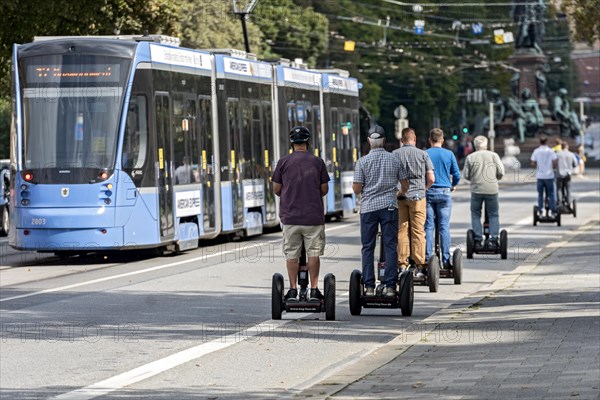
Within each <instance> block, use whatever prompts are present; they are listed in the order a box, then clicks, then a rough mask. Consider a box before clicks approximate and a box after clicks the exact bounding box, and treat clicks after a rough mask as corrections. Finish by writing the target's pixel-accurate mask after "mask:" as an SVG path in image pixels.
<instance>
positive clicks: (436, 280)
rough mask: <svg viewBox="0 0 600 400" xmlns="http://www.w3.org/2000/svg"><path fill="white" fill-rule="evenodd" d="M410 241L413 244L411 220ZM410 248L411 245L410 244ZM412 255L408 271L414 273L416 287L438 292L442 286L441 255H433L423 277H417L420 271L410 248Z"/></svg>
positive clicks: (409, 258) (409, 228)
mask: <svg viewBox="0 0 600 400" xmlns="http://www.w3.org/2000/svg"><path fill="white" fill-rule="evenodd" d="M408 241H409V243H411V242H412V237H411V226H410V220H409V221H408ZM409 246H410V244H409ZM410 251H411V254H410V256H409V257H408V266H409V267H408V269H409V271H412V272H413V280H414V282H415V284H416V285H421V286H429V291H430V292H432V293H434V292H437V291H438V287H439V285H440V262H441V261H440V260H441V259H440V258H439V255H438V254H437V253H436V254H432V255H431V257H429V260H427V271H426V273H425V275H424V276H423V277H419V276H417V273H418V269H417V265H416V263H415V261H414V259H413V255H412V246H410Z"/></svg>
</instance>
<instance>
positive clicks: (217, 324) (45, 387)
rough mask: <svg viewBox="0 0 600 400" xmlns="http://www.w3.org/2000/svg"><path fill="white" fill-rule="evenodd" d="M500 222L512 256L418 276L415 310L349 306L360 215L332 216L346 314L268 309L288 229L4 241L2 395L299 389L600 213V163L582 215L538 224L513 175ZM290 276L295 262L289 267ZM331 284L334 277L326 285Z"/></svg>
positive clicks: (459, 213)
mask: <svg viewBox="0 0 600 400" xmlns="http://www.w3.org/2000/svg"><path fill="white" fill-rule="evenodd" d="M507 181H508V184H505V185H503V187H502V193H501V205H500V209H501V225H502V228H504V229H507V231H508V234H509V257H508V259H507V260H500V259H499V256H477V255H476V256H475V257H476V258H475V259H474V260H467V259H466V258H465V259H464V270H465V272H464V274H463V284H462V285H454V284H453V281H452V280H451V279H443V280H441V281H440V289H439V291H438V293H429V291H428V288H427V287H424V286H423V287H421V286H416V287H415V304H414V312H413V316H412V317H408V318H407V317H402V316H401V313H400V310H376V309H364V310H363V314H362V315H361V316H360V317H353V316H351V315H350V312H349V309H348V297H347V289H348V279H349V276H350V273H351V271H352V270H353V269H355V268H360V238H359V234H358V232H359V225H358V217H357V216H354V217H352V218H349V219H347V220H345V221H344V222H334V223H330V224H328V225H327V231H326V232H327V241H328V246H327V249H326V256H325V257H324V258H323V259H322V264H321V271H322V272H321V276H324V275H325V273H328V272H332V273H334V274H335V276H336V279H337V301H338V307H337V309H336V312H337V318H336V321H325V316H324V314H284V316H283V319H282V320H281V321H273V320H271V319H270V315H271V311H270V301H271V300H270V293H271V278H272V275H273V273H275V272H283V271H284V262H283V259H282V256H281V233H272V234H268V235H263V236H261V237H259V238H254V239H251V240H245V241H241V242H229V243H216V244H214V243H213V244H211V245H210V246H207V247H203V248H200V249H197V250H195V251H190V252H186V253H184V254H181V255H175V256H163V257H150V256H145V255H143V254H137V253H133V254H125V255H118V256H113V255H110V256H107V257H96V256H90V257H83V258H79V257H76V258H72V259H66V260H63V259H59V258H57V257H55V256H51V255H37V254H35V253H20V252H16V251H14V250H12V249H10V248H8V246H7V243H6V240H5V239H3V240H2V241H0V250H1V251H0V324H1V332H2V333H1V335H2V340H1V342H0V397H1V398H7V399H8V398H10V399H33V398H53V397H54V396H56V397H57V398H61V399H89V398H102V399H108V398H132V399H134V398H135V399H141V398H145V399H148V398H152V399H157V398H158V399H187V398H190V399H191V398H194V399H197V398H211V399H216V398H225V397H232V398H245V399H248V398H265V397H286V396H293V395H294V394H296V393H298V392H299V391H301V390H303V389H305V388H308V387H310V386H312V385H314V384H315V383H317V382H319V381H321V380H322V379H324V378H326V377H327V376H330V375H331V374H333V373H334V372H336V371H339V370H341V369H342V368H344V367H347V366H348V365H351V364H353V363H356V362H361V358H362V357H363V356H365V355H366V354H369V353H372V352H376V351H377V349H378V348H381V346H383V345H385V344H386V343H388V342H390V341H391V340H392V339H394V338H395V337H397V336H398V335H400V334H402V332H403V331H404V328H406V325H407V324H409V323H410V324H413V326H414V323H416V322H417V323H418V322H419V321H421V320H423V319H425V318H427V317H428V316H429V315H431V314H432V313H434V312H436V311H438V310H440V309H443V308H445V307H448V306H449V305H450V304H452V303H455V302H457V301H459V300H460V299H461V298H463V297H465V296H466V295H468V294H470V293H473V292H475V291H477V290H479V289H481V288H482V287H485V286H487V285H490V284H491V283H492V282H494V281H495V280H496V279H497V278H498V277H499V276H500V275H501V274H503V273H505V272H508V271H511V270H512V269H514V268H515V267H516V266H517V265H519V264H521V263H523V262H526V261H531V260H536V256H537V255H538V254H539V253H540V251H541V249H542V248H543V247H545V246H547V245H549V244H551V243H553V242H556V241H558V240H559V239H561V238H564V237H567V236H568V235H571V234H572V231H573V229H575V228H576V227H577V226H579V225H582V224H584V223H585V222H587V221H589V220H592V219H598V218H599V206H598V199H599V197H600V192H599V182H598V173H597V171H591V174H589V175H587V176H586V177H584V178H575V179H574V182H573V193H574V194H575V197H576V198H577V201H578V203H577V207H578V216H577V218H573V217H572V216H568V215H565V216H563V218H562V225H563V226H562V227H557V226H556V225H555V224H543V225H538V226H537V227H533V226H532V218H531V216H532V207H533V205H534V204H535V201H536V193H535V187H534V186H533V185H532V184H530V183H526V184H523V183H520V182H523V180H521V178H520V177H517V178H515V179H508V180H507ZM469 196H470V194H469V191H468V189H467V188H466V187H461V188H460V189H459V190H458V191H457V192H456V194H455V196H454V208H453V214H452V224H451V227H452V237H453V242H454V243H453V245H454V246H461V247H462V248H463V249H464V241H465V232H466V230H467V229H468V228H469V226H470V219H469V218H470V212H469ZM284 276H285V274H284ZM321 287H322V285H321Z"/></svg>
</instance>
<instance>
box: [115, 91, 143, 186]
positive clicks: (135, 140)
mask: <svg viewBox="0 0 600 400" xmlns="http://www.w3.org/2000/svg"><path fill="white" fill-rule="evenodd" d="M147 152H148V100H147V98H146V96H144V95H132V96H131V100H130V101H129V109H128V111H127V124H126V126H125V138H124V140H123V155H122V157H121V164H122V167H123V170H124V171H126V172H128V173H130V174H131V175H132V176H136V177H137V176H141V175H142V174H143V167H144V164H145V163H146V155H147ZM134 170H135V173H134V172H133V171H134Z"/></svg>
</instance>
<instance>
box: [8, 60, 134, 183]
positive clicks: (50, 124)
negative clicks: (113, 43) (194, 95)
mask: <svg viewBox="0 0 600 400" xmlns="http://www.w3.org/2000/svg"><path fill="white" fill-rule="evenodd" d="M19 64H20V65H19V68H20V76H21V77H22V79H21V94H22V99H23V108H22V112H23V133H24V136H23V168H24V169H28V170H39V171H40V172H42V173H41V174H38V175H37V176H38V178H40V179H41V181H45V183H58V182H65V181H69V182H70V183H84V182H89V181H90V178H93V177H94V176H95V174H97V171H98V170H102V169H104V170H111V169H113V168H114V163H115V153H116V148H117V138H118V127H119V121H120V115H121V109H122V104H123V96H124V87H125V82H126V81H127V75H128V72H129V67H130V60H128V59H124V58H118V57H106V56H94V55H48V56H34V57H27V58H25V59H23V60H21V62H20V63H19ZM41 181H39V182H40V183H41Z"/></svg>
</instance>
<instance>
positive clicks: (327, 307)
mask: <svg viewBox="0 0 600 400" xmlns="http://www.w3.org/2000/svg"><path fill="white" fill-rule="evenodd" d="M283 282H284V280H283V275H281V274H280V273H275V274H273V283H272V287H271V318H273V319H276V320H279V319H281V314H282V313H283V311H285V312H286V313H292V312H324V313H325V319H326V320H327V321H335V276H334V275H333V274H331V273H329V274H327V275H325V278H324V279H323V286H324V287H323V299H320V300H317V299H310V298H309V287H308V266H307V264H306V251H305V249H304V247H303V248H302V253H301V256H300V269H299V270H298V286H299V287H300V290H299V291H298V298H297V299H285V297H284V293H283V291H284V283H283Z"/></svg>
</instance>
